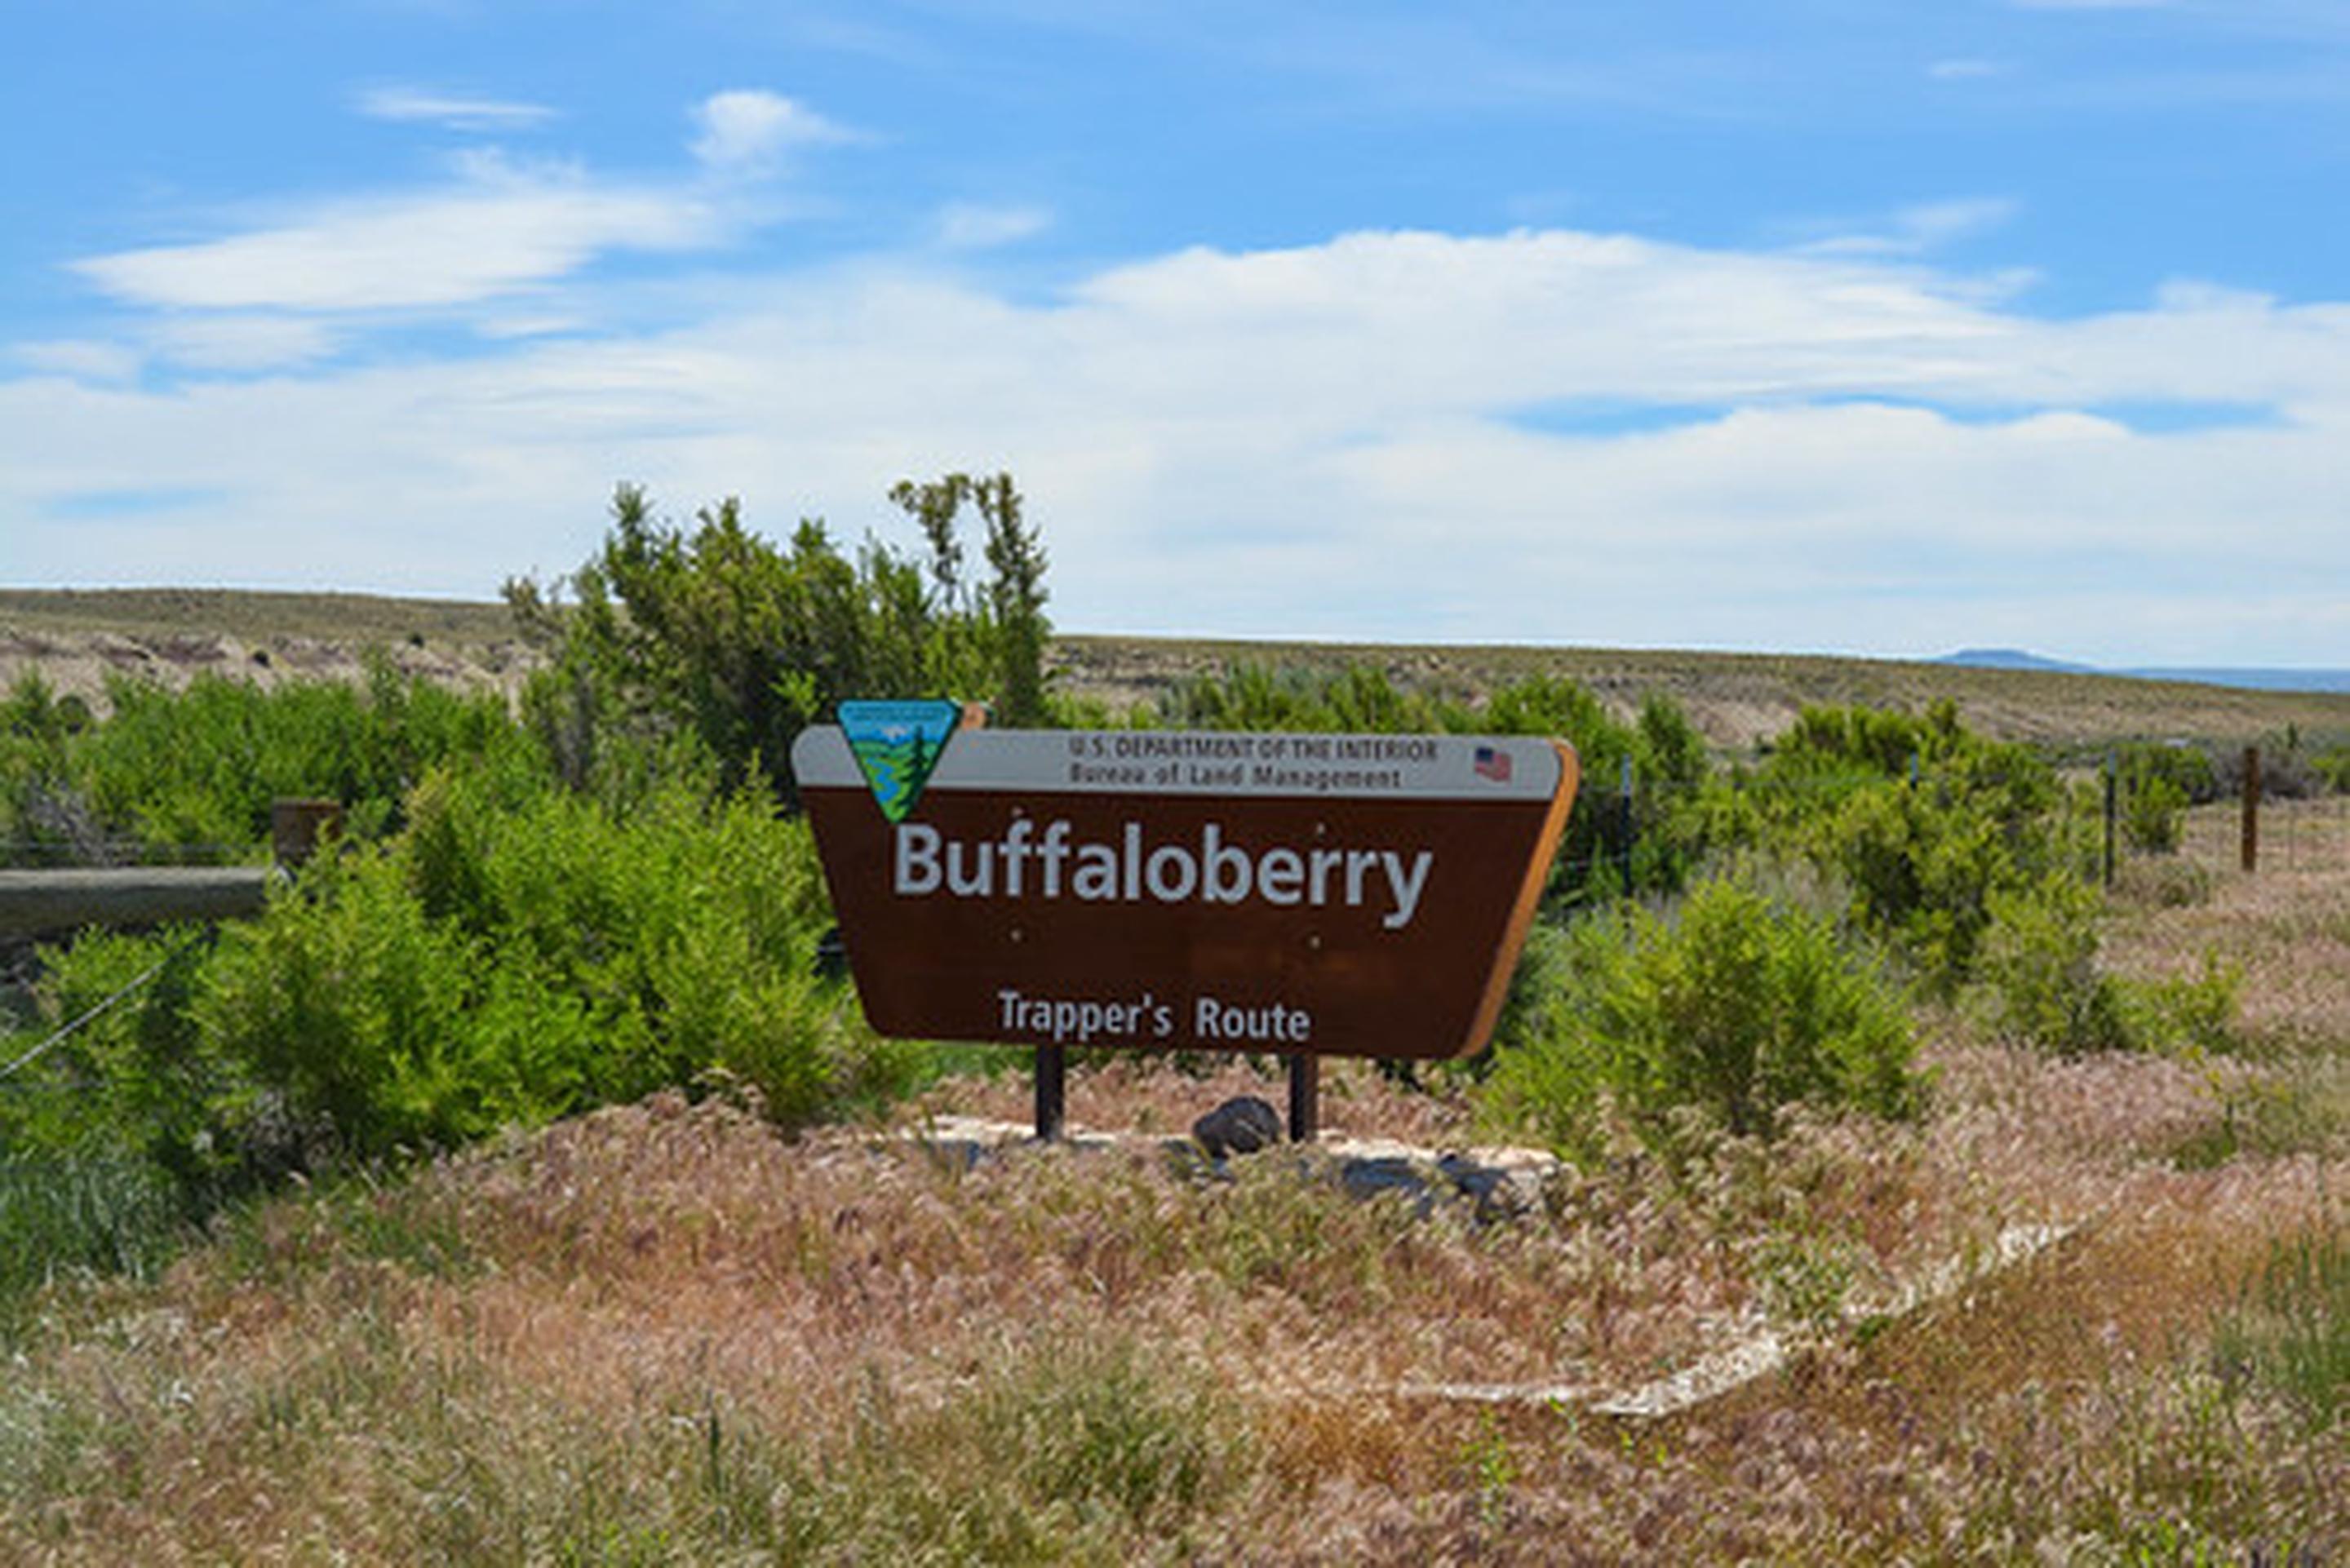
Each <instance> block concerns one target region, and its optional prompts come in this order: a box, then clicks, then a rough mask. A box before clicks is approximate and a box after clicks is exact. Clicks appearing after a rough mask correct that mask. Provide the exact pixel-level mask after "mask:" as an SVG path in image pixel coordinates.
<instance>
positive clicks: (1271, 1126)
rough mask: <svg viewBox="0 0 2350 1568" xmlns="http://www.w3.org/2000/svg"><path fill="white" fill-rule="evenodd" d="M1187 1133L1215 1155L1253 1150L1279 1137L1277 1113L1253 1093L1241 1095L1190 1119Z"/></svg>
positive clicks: (1278, 1114) (1218, 1156)
mask: <svg viewBox="0 0 2350 1568" xmlns="http://www.w3.org/2000/svg"><path fill="white" fill-rule="evenodd" d="M1191 1136H1192V1137H1195V1138H1198V1139H1199V1140H1200V1143H1201V1147H1204V1148H1206V1149H1207V1151H1208V1153H1209V1154H1210V1155H1211V1156H1212V1157H1214V1158H1217V1159H1222V1158H1224V1156H1226V1155H1228V1154H1254V1153H1256V1152H1257V1151H1258V1150H1259V1149H1265V1148H1271V1147H1273V1146H1274V1144H1277V1143H1279V1142H1280V1141H1281V1113H1280V1112H1279V1111H1276V1110H1274V1108H1273V1106H1271V1105H1270V1104H1268V1103H1267V1102H1265V1101H1263V1100H1261V1099H1259V1098H1257V1097H1256V1096H1254V1095H1243V1096H1239V1097H1238V1098H1236V1099H1230V1100H1226V1101H1225V1102H1224V1103H1223V1104H1222V1105H1221V1106H1217V1107H1216V1108H1215V1109H1214V1110H1212V1111H1210V1112H1209V1113H1208V1114H1207V1115H1206V1116H1201V1118H1200V1119H1199V1120H1198V1121H1196V1122H1193V1123H1192V1124H1191Z"/></svg>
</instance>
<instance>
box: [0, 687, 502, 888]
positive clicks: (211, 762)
mask: <svg viewBox="0 0 2350 1568" xmlns="http://www.w3.org/2000/svg"><path fill="white" fill-rule="evenodd" d="M108 691H109V701H110V703H111V705H112V708H113V712H112V715H111V716H110V717H109V719H108V720H107V721H106V722H104V723H101V724H88V723H86V722H84V723H77V722H72V720H71V717H70V715H69V714H68V715H65V716H60V713H59V706H58V705H57V704H46V705H45V699H44V697H43V689H42V688H40V687H39V686H38V684H37V682H34V683H32V684H30V685H27V684H26V683H24V682H20V683H19V687H18V689H17V691H16V695H15V696H13V697H12V698H11V699H10V701H9V703H8V704H7V706H6V710H5V714H0V717H5V721H6V725H7V734H8V737H9V738H8V739H7V740H6V741H5V743H0V744H5V749H0V783H5V789H6V794H7V797H8V799H9V802H10V805H9V807H8V812H9V815H11V816H13V817H14V818H15V831H16V832H19V833H22V834H25V835H26V836H30V837H31V838H33V839H34V840H35V841H36V842H41V843H53V844H56V845H57V846H58V847H59V848H60V849H66V850H70V851H71V852H72V853H71V856H70V857H71V858H77V859H85V860H87V859H92V858H98V857H101V856H102V855H104V854H105V853H106V845H107V841H109V840H113V839H130V840H133V841H135V842H136V843H137V844H138V845H140V846H141V847H143V848H144V849H147V850H150V851H171V852H176V853H189V852H201V853H203V854H204V855H206V856H208V857H226V858H232V859H234V858H240V857H248V858H249V857H257V856H258V855H259V854H260V853H261V852H262V851H263V849H264V847H265V846H266V845H267V843H268V836H269V810H270V805H271V804H272V803H273V802H274V801H276V800H280V799H286V798H292V797H300V796H309V797H323V798H327V799H331V800H334V801H336V802H338V804H339V805H341V806H342V807H343V811H344V833H345V836H347V837H355V838H368V837H374V836H379V835H380V834H382V833H384V832H387V831H390V830H392V829H394V828H396V827H397V826H398V817H399V811H400V799H401V797H402V796H403V795H405V794H406V793H407V791H408V790H409V789H410V788H411V786H412V785H413V784H415V783H416V782H417V780H418V779H420V778H421V777H422V776H423V774H424V773H425V772H426V771H427V770H428V769H430V768H432V767H434V766H436V765H443V764H449V763H458V762H461V761H462V762H463V764H464V765H465V766H466V768H467V770H468V771H469V772H473V773H489V774H504V775H505V776H508V777H516V776H522V775H526V774H528V773H529V772H530V771H531V770H532V769H533V768H534V767H535V766H536V763H535V761H534V759H533V757H532V755H531V753H530V749H529V747H528V745H527V742H526V741H525V736H524V734H523V732H522V731H521V730H520V729H519V728H518V727H517V726H516V725H515V722H514V721H513V719H512V718H510V717H509V716H508V715H507V712H506V710H505V704H504V700H503V699H502V698H500V697H499V696H497V695H496V694H495V693H484V694H480V695H474V696H461V695H459V694H457V693H454V692H451V691H445V690H443V689H442V688H440V687H437V686H434V685H432V683H430V682H429V681H425V680H421V679H411V678H408V677H404V676H401V675H400V673H399V672H398V671H396V670H393V669H392V668H391V667H390V665H389V664H386V663H382V662H378V663H377V664H376V665H375V666H374V668H373V669H372V670H371V671H370V674H369V679H368V680H367V682H366V684H365V685H364V686H354V685H350V684H348V683H344V682H338V681H303V682H294V683H291V684H288V685H285V686H281V687H278V688H276V690H274V691H263V690H262V689H260V688H259V687H256V686H254V685H252V684H251V683H249V682H246V681H242V680H228V679H225V678H224V677H222V676H218V675H213V674H204V675H200V676H198V677H197V678H196V679H195V680H193V681H192V682H191V683H190V684H189V686H188V688H187V690H185V691H176V692H175V691H167V690H166V689H164V688H163V687H161V686H159V685H157V684H155V683H153V682H151V681H143V680H128V679H122V678H117V679H115V680H112V681H111V682H109V688H108Z"/></svg>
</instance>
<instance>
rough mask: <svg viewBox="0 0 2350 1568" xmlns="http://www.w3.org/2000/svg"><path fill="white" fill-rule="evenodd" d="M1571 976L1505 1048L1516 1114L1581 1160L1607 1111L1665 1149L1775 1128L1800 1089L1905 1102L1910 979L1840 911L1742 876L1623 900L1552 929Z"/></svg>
mask: <svg viewBox="0 0 2350 1568" xmlns="http://www.w3.org/2000/svg"><path fill="white" fill-rule="evenodd" d="M1542 946H1543V957H1542V959H1541V962H1542V963H1544V965H1545V966H1547V967H1549V968H1550V969H1552V970H1553V971H1555V972H1558V973H1560V974H1561V975H1562V976H1563V980H1562V982H1561V983H1559V984H1557V985H1556V986H1555V988H1554V989H1552V990H1551V992H1550V994H1549V996H1548V998H1547V1001H1546V1002H1535V1003H1534V1007H1533V1010H1532V1012H1531V1015H1530V1016H1529V1017H1527V1018H1525V1019H1524V1020H1523V1022H1522V1023H1520V1025H1519V1034H1520V1037H1519V1040H1518V1042H1517V1044H1516V1045H1515V1048H1513V1049H1511V1050H1507V1051H1504V1052H1503V1053H1501V1054H1500V1055H1499V1057H1498V1058H1497V1060H1496V1062H1495V1064H1494V1068H1493V1073H1492V1078H1491V1079H1490V1080H1489V1084H1488V1087H1487V1091H1486V1095H1487V1103H1488V1106H1489V1107H1491V1108H1492V1109H1493V1110H1494V1111H1495V1112H1496V1113H1498V1115H1499V1116H1501V1117H1502V1118H1503V1119H1504V1120H1507V1121H1511V1122H1513V1123H1516V1124H1517V1125H1521V1126H1525V1127H1531V1128H1532V1129H1533V1130H1534V1131H1535V1132H1536V1133H1537V1134H1539V1135H1540V1136H1542V1137H1544V1139H1545V1140H1547V1141H1548V1142H1549V1143H1550V1144H1551V1145H1552V1146H1553V1147H1556V1148H1558V1149H1560V1150H1561V1151H1562V1152H1564V1153H1566V1154H1569V1155H1571V1156H1574V1157H1575V1158H1586V1159H1587V1158H1593V1157H1595V1156H1596V1155H1597V1154H1599V1153H1600V1152H1601V1139H1602V1135H1603V1129H1604V1127H1606V1125H1607V1114H1606V1113H1607V1111H1608V1110H1609V1109H1610V1108H1612V1109H1613V1110H1614V1111H1615V1112H1616V1113H1617V1114H1618V1115H1620V1116H1622V1117H1623V1118H1624V1119H1625V1121H1626V1122H1627V1124H1628V1125H1629V1126H1630V1127H1631V1128H1632V1130H1633V1131H1634V1132H1635V1133H1636V1134H1637V1135H1638V1136H1639V1137H1642V1138H1643V1139H1644V1140H1646V1141H1648V1142H1649V1143H1651V1144H1652V1145H1654V1146H1656V1147H1659V1148H1664V1149H1668V1150H1669V1149H1670V1148H1671V1147H1673V1146H1674V1143H1675V1140H1677V1139H1678V1138H1679V1137H1682V1136H1684V1134H1685V1133H1686V1132H1687V1130H1688V1125H1687V1124H1688V1118H1689V1117H1690V1116H1695V1117H1697V1118H1698V1121H1699V1124H1700V1125H1701V1126H1703V1127H1712V1128H1716V1129H1719V1130H1722V1131H1727V1132H1729V1133H1731V1134H1733V1135H1740V1136H1768V1135H1770V1134H1771V1133H1772V1132H1773V1130H1775V1128H1776V1127H1777V1125H1778V1122H1779V1118H1780V1116H1781V1114H1782V1112H1783V1109H1784V1107H1786V1106H1791V1105H1794V1104H1796V1103H1799V1102H1802V1103H1810V1104H1815V1105H1822V1106H1847V1107H1853V1108H1856V1109H1860V1110H1864V1111H1867V1112H1871V1113H1874V1114H1876V1115H1879V1116H1904V1115H1907V1114H1909V1113H1910V1112H1911V1111H1912V1110H1913V1109H1914V1108H1915V1106H1916V1104H1917V1097H1918V1088H1919V1083H1918V1077H1917V1075H1916V1074H1915V1072H1914V1071H1913V1068H1912V1061H1913V1057H1914V1053H1915V1045H1914V1042H1913V1039H1912V1035H1911V1031H1910V1026H1909V1021H1908V1013H1907V1012H1906V1010H1905V1009H1904V1007H1903V1005H1902V1002H1901V999H1900V996H1899V993H1898V992H1897V991H1896V990H1895V989H1894V988H1893V987H1892V986H1891V985H1890V984H1889V982H1887V981H1886V980H1885V979H1884V978H1883V976H1882V975H1881V974H1879V973H1878V972H1877V971H1876V970H1875V969H1874V968H1873V967H1872V966H1870V965H1868V964H1867V963H1866V962H1865V961H1860V960H1858V959H1856V957H1854V956H1853V955H1852V954H1851V953H1850V952H1849V951H1848V950H1846V947H1845V946H1844V944H1843V943H1842V942H1841V940H1839V938H1838V935H1837V932H1836V930H1835V927H1834V926H1833V924H1832V923H1830V922H1829V921H1827V920H1825V919H1822V918H1821V917H1819V916H1816V915H1814V914H1811V913H1808V912H1806V911H1804V910H1803V909H1797V908H1794V907H1793V906H1791V905H1788V904H1786V903H1784V902H1782V901H1778V900H1774V899H1773V898H1770V897H1769V896H1767V895H1765V894H1764V893H1763V892H1761V891H1759V890H1757V889H1756V888H1752V887H1751V886H1747V885H1744V884H1742V883H1740V882H1737V881H1732V880H1729V879H1709V880H1704V881H1700V882H1699V883H1698V884H1696V886H1695V887H1694V888H1692V889H1691V890H1690V894H1689V896H1688V898H1686V900H1685V901H1684V902H1682V903H1681V904H1680V906H1679V909H1677V910H1676V911H1674V912H1673V913H1672V914H1670V915H1669V916H1668V915H1660V914H1655V913H1651V912H1649V911H1648V910H1647V909H1642V908H1640V907H1639V906H1637V905H1628V904H1627V905H1624V906H1622V907H1620V908H1619V909H1617V911H1615V912H1613V913H1609V914H1607V915H1603V916H1596V917H1592V918H1588V919H1582V920H1578V921H1576V922H1575V923H1574V924H1573V925H1571V926H1569V927H1567V928H1565V929H1564V930H1561V931H1555V932H1553V933H1552V934H1550V935H1547V936H1545V937H1544V939H1543V943H1542Z"/></svg>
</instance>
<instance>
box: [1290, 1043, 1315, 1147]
mask: <svg viewBox="0 0 2350 1568" xmlns="http://www.w3.org/2000/svg"><path fill="white" fill-rule="evenodd" d="M1288 1061H1289V1141H1290V1142H1292V1143H1312V1142H1313V1141H1314V1140H1315V1138H1316V1137H1320V1136H1321V1132H1322V1058H1321V1057H1319V1056H1315V1055H1310V1054H1305V1053H1300V1054H1296V1055H1294V1056H1291V1057H1290V1058H1288Z"/></svg>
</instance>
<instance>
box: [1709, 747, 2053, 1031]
mask: <svg viewBox="0 0 2350 1568" xmlns="http://www.w3.org/2000/svg"><path fill="white" fill-rule="evenodd" d="M1705 815H1706V820H1707V824H1708V827H1707V832H1708V836H1709V838H1710V841H1711V843H1712V844H1713V845H1714V846H1717V847H1729V846H1743V847H1752V848H1763V847H1770V846H1794V847H1796V848H1798V849H1799V850H1800V851H1801V852H1802V853H1804V855H1806V856H1807V857H1810V858H1811V859H1812V861H1813V862H1814V864H1815V865H1817V866H1818V867H1821V868H1822V869H1823V870H1825V871H1826V872H1828V873H1829V874H1831V875H1832V876H1834V877H1837V878H1838V879H1839V880H1840V881H1841V882H1842V883H1843V885H1844V886H1845V887H1846V888H1848V889H1849V891H1850V894H1851V898H1852V902H1853V909H1854V911H1855V914H1856V917H1857V919H1859V921H1860V923H1861V924H1862V925H1863V927H1864V928H1866V929H1868V930H1870V931H1871V932H1873V933H1875V934H1877V935H1878V936H1880V937H1883V938H1885V939H1887V940H1890V941H1892V942H1893V943H1894V944H1895V945H1896V946H1897V947H1898V950H1900V951H1901V952H1902V954H1903V955H1904V956H1905V957H1906V958H1907V959H1908V961H1909V962H1910V964H1911V965H1912V966H1913V967H1914V968H1915V969H1916V971H1918V975H1919V976H1920V978H1922V979H1923V980H1924V981H1926V983H1927V984H1928V986H1929V988H1930V989H1932V990H1934V991H1936V992H1940V993H1943V994H1950V993H1952V992H1955V991H1956V990H1957V989H1958V988H1959V987H1960V985H1962V984H1963V983H1964V982H1965V981H1966V980H1967V979H1968V977H1969V976H1970V975H1971V974H1972V973H1973V971H1974V967H1975V963H1976V961H1977V958H1978V956H1979V953H1980V950H1981V943H1982V939H1983V933H1984V932H1985V931H1986V930H1987V929H1989V927H1990V925H1991V919H1992V909H1991V900H1992V898H1993V896H1994V895H1996V894H1999V893H2002V892H2013V891H2019V890H2022V889H2027V888H2035V887H2038V886H2040V885H2042V884H2043V882H2044V881H2046V880H2047V879H2048V878H2050V877H2066V876H2076V875H2078V874H2079V872H2080V871H2081V869H2082V868H2083V867H2085V866H2086V865H2087V864H2088V850H2087V847H2086V846H2085V843H2084V842H2082V841H2080V840H2079V838H2078V837H2077V836H2076V827H2077V826H2085V824H2081V823H2080V821H2079V819H2078V818H2077V816H2076V815H2075V814H2074V813H2073V812H2071V810H2070V803H2069V800H2068V797H2067V795H2066V794H2065V791H2064V787H2063V785H2062V784H2061V783H2060V782H2059V780H2058V779H2057V776H2056V774H2055V770H2054V768H2053V767H2052V766H2051V765H2050V764H2049V763H2048V762H2047V761H2046V760H2045V759H2044V758H2042V757H2040V756H2039V755H2037V754H2035V753H2033V752H2032V751H2031V750H2030V749H2029V748H2027V747H2024V746H2021V745H2015V744H2012V743H2006V742H1994V741H1990V740H1986V739H1984V738H1983V737H1981V736H1980V735H1977V734H1975V733H1973V732H1970V731H1969V730H1968V729H1967V728H1966V727H1965V726H1964V725H1963V724H1962V723H1960V720H1959V716H1958V711H1957V709H1956V708H1955V707H1954V706H1953V705H1951V704H1950V703H1947V702H1944V703H1938V704H1936V705H1935V706H1934V707H1933V708H1932V709H1930V710H1929V711H1927V712H1926V713H1925V714H1924V715H1922V716H1916V715H1910V714H1907V713H1898V712H1880V711H1874V710H1870V709H1863V708H1834V709H1820V708H1814V709H1806V710H1804V712H1803V713H1802V714H1801V715H1800V716H1799V718H1798V719H1797V721H1796V722H1795V724H1794V727H1793V728H1792V729H1791V730H1790V731H1789V732H1788V733H1787V734H1786V735H1785V736H1784V737H1783V739H1782V740H1781V741H1780V742H1779V743H1778V744H1777V745H1776V746H1775V747H1774V748H1773V751H1772V753H1771V754H1770V755H1769V756H1768V757H1767V758H1766V759H1765V760H1764V762H1763V764H1762V765H1761V766H1760V767H1759V768H1756V769H1754V770H1752V772H1751V773H1748V774H1742V775H1739V776H1737V777H1735V778H1733V779H1731V781H1729V782H1728V784H1726V785H1724V786H1723V789H1722V791H1721V792H1719V793H1717V794H1716V795H1715V797H1714V798H1713V800H1712V801H1711V802H1710V803H1709V805H1708V806H1707V808H1706V814H1705Z"/></svg>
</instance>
